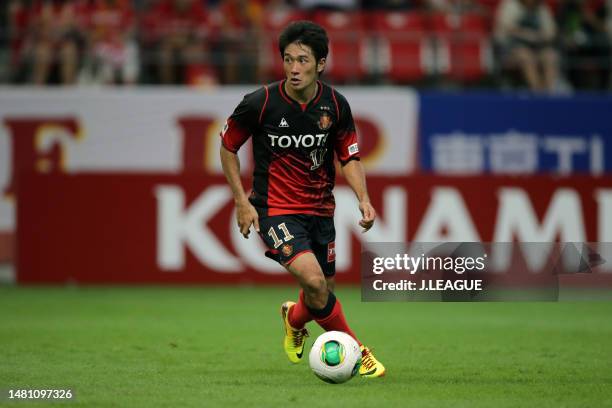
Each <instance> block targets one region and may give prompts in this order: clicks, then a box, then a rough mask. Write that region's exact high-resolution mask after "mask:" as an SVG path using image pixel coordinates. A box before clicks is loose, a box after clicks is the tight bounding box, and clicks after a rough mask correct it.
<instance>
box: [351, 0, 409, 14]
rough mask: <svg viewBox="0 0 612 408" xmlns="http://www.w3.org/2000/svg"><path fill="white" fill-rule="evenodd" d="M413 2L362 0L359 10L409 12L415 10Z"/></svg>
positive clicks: (404, 0) (405, 0)
mask: <svg viewBox="0 0 612 408" xmlns="http://www.w3.org/2000/svg"><path fill="white" fill-rule="evenodd" d="M417 6H418V3H417V2H415V1H414V0H362V2H361V8H362V9H364V10H396V11H399V10H411V9H414V8H417Z"/></svg>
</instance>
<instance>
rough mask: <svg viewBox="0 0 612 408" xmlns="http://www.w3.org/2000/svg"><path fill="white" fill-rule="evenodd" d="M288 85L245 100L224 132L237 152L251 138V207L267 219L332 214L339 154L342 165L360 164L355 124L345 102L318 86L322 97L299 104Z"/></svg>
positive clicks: (280, 84)
mask: <svg viewBox="0 0 612 408" xmlns="http://www.w3.org/2000/svg"><path fill="white" fill-rule="evenodd" d="M284 84H285V81H280V82H275V83H272V84H270V85H266V86H264V87H262V88H260V89H258V90H256V91H255V92H253V93H250V94H248V95H246V96H245V97H244V99H243V100H242V102H240V104H239V105H238V106H237V107H236V109H235V110H234V112H233V113H232V115H231V116H230V117H229V118H228V119H227V122H226V124H225V126H224V128H223V131H222V132H221V138H222V143H223V146H225V148H226V149H228V150H229V151H231V152H234V153H236V152H237V151H238V149H240V146H242V145H243V144H244V143H245V142H246V141H247V139H248V138H249V137H252V142H253V154H254V159H255V160H254V162H255V169H254V174H253V191H252V193H251V196H250V197H249V199H250V201H251V203H252V204H253V205H254V206H255V207H257V208H258V210H259V211H260V212H263V213H264V214H265V215H281V214H314V215H321V216H332V215H333V214H334V208H335V202H334V196H333V194H332V190H333V188H334V183H335V166H334V153H335V154H336V157H337V158H338V160H339V161H340V162H341V163H342V164H346V163H347V162H348V161H350V160H353V159H356V160H359V147H358V144H357V135H356V133H355V123H354V121H353V116H352V114H351V108H350V106H349V104H348V102H347V101H346V98H344V96H342V95H341V94H340V93H338V92H337V91H336V90H334V89H333V88H332V87H330V86H329V85H327V84H325V83H322V82H320V81H318V82H317V84H318V87H317V94H316V96H315V97H314V98H313V99H312V100H311V101H310V102H309V103H308V104H300V103H299V102H297V101H295V100H293V99H292V98H290V97H289V96H288V95H287V93H286V92H285V88H284Z"/></svg>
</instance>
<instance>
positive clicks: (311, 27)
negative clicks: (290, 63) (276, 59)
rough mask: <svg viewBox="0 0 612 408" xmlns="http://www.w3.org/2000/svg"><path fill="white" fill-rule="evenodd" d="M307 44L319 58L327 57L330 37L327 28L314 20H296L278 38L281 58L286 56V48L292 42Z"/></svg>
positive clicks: (318, 59)
mask: <svg viewBox="0 0 612 408" xmlns="http://www.w3.org/2000/svg"><path fill="white" fill-rule="evenodd" d="M294 42H295V43H298V44H303V45H307V46H309V47H310V48H311V49H312V52H313V54H314V56H315V58H316V59H317V62H319V61H320V60H321V58H327V53H328V52H329V39H328V38H327V32H325V29H324V28H323V27H321V26H320V25H318V24H315V23H313V22H312V21H306V20H301V21H294V22H293V23H290V24H289V25H288V26H287V27H285V29H284V30H283V32H282V33H281V34H280V37H279V38H278V49H279V51H280V54H281V58H282V57H284V56H285V48H287V46H288V45H289V44H291V43H294Z"/></svg>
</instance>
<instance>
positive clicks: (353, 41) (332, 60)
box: [313, 11, 373, 82]
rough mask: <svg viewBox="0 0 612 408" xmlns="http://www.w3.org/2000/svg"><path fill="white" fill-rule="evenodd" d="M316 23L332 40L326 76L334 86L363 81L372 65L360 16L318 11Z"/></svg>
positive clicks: (358, 13)
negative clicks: (370, 64) (369, 64)
mask: <svg viewBox="0 0 612 408" xmlns="http://www.w3.org/2000/svg"><path fill="white" fill-rule="evenodd" d="M313 21H314V22H315V23H317V24H319V25H321V26H323V27H324V28H325V29H326V30H327V33H328V35H329V37H330V49H329V56H328V58H327V67H326V69H325V75H326V76H327V77H330V78H331V79H332V80H333V81H334V82H351V81H358V80H360V79H362V78H363V77H364V76H365V74H366V72H367V67H368V63H369V61H372V60H373V58H372V57H371V54H370V50H371V48H370V47H369V44H368V39H367V36H366V33H365V30H364V29H363V15H362V14H361V13H360V12H341V11H317V12H315V13H314V15H313Z"/></svg>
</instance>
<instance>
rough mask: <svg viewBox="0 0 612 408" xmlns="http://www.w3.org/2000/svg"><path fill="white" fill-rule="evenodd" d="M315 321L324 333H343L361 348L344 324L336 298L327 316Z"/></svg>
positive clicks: (344, 320) (342, 313)
mask: <svg viewBox="0 0 612 408" xmlns="http://www.w3.org/2000/svg"><path fill="white" fill-rule="evenodd" d="M315 320H316V322H317V323H319V326H321V327H322V328H323V329H325V331H332V330H337V331H342V332H345V333H347V334H349V335H350V336H351V337H352V338H354V339H355V340H357V344H359V345H360V346H361V342H360V341H359V339H358V338H357V336H355V333H353V331H352V330H351V328H350V327H349V325H348V324H347V323H346V319H345V317H344V312H343V311H342V305H341V304H340V301H339V300H338V299H337V298H336V304H335V305H334V308H333V309H332V311H331V313H330V314H329V316H327V317H324V318H322V319H315Z"/></svg>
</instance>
